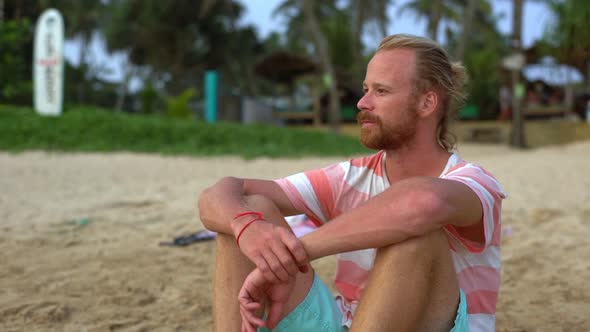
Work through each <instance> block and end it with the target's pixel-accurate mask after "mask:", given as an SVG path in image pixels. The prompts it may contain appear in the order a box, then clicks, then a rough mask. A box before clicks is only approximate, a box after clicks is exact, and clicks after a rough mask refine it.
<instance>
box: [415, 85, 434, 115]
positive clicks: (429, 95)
mask: <svg viewBox="0 0 590 332" xmlns="http://www.w3.org/2000/svg"><path fill="white" fill-rule="evenodd" d="M437 107H438V94H437V93H436V92H434V91H432V90H430V91H426V93H424V94H423V95H422V96H421V97H420V100H419V102H418V115H419V116H420V117H423V118H425V117H428V116H430V115H431V114H433V113H434V112H435V111H436V109H437Z"/></svg>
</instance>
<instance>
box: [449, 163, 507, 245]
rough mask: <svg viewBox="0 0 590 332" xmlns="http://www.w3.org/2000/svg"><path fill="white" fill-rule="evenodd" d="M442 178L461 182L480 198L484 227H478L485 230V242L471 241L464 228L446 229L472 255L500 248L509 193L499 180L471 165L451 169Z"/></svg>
mask: <svg viewBox="0 0 590 332" xmlns="http://www.w3.org/2000/svg"><path fill="white" fill-rule="evenodd" d="M442 178H443V179H447V180H453V181H459V182H461V183H463V184H465V185H467V186H468V187H469V188H471V190H473V192H474V193H475V194H476V195H477V197H478V198H479V201H480V202H481V206H482V210H483V216H482V220H481V224H479V225H478V226H480V229H483V232H484V239H485V243H480V242H476V241H473V240H470V239H469V238H468V237H466V236H465V233H464V232H465V231H466V229H465V228H462V227H456V226H453V225H447V226H446V227H445V229H446V230H447V231H448V232H450V233H451V234H452V235H453V236H454V237H455V238H456V239H457V240H458V241H459V242H460V243H461V244H462V245H463V246H464V247H465V248H467V249H468V250H469V251H470V252H473V253H479V252H481V251H483V250H484V249H485V247H488V246H492V245H495V246H499V245H500V238H501V226H500V225H501V223H500V219H501V207H502V200H503V199H504V198H506V194H505V193H504V191H503V190H502V188H501V187H500V183H499V182H498V180H496V178H494V177H493V176H492V175H491V174H490V173H488V172H487V171H486V170H484V169H483V168H481V167H479V166H477V165H474V164H470V163H466V164H463V165H461V166H460V167H456V168H455V169H452V170H451V171H450V172H448V173H447V174H445V175H444V176H443V177H442Z"/></svg>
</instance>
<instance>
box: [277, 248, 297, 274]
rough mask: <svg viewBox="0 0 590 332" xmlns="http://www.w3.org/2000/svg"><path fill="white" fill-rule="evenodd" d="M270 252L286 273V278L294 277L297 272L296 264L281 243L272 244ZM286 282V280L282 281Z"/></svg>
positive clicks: (287, 249)
mask: <svg viewBox="0 0 590 332" xmlns="http://www.w3.org/2000/svg"><path fill="white" fill-rule="evenodd" d="M272 250H273V252H274V253H275V255H276V256H277V258H278V260H279V262H280V264H281V266H282V267H283V269H284V270H285V272H286V273H287V277H289V276H295V275H296V274H297V272H298V268H297V262H296V261H295V258H294V257H293V255H291V253H290V252H289V248H287V246H286V245H285V244H284V243H283V242H273V244H272ZM283 281H286V280H283Z"/></svg>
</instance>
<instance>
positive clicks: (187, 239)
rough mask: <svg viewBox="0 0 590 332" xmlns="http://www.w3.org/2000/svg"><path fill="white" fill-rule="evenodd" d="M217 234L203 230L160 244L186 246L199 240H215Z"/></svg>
mask: <svg viewBox="0 0 590 332" xmlns="http://www.w3.org/2000/svg"><path fill="white" fill-rule="evenodd" d="M216 235H217V233H215V232H212V231H208V230H202V231H198V232H196V233H192V234H189V235H184V236H179V237H175V238H174V240H172V242H160V245H161V246H175V247H184V246H188V245H189V244H193V243H197V242H202V241H209V240H213V239H214V238H215V236H216Z"/></svg>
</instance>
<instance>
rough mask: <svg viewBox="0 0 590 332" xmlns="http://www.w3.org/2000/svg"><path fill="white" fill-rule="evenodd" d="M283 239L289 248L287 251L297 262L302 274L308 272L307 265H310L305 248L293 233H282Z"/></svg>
mask: <svg viewBox="0 0 590 332" xmlns="http://www.w3.org/2000/svg"><path fill="white" fill-rule="evenodd" d="M281 239H282V240H283V243H284V244H285V245H286V246H287V249H289V251H290V252H291V255H293V257H294V258H295V260H296V261H297V266H299V270H300V271H301V272H307V264H309V257H308V256H307V252H306V251H305V248H304V247H303V244H302V243H301V241H300V240H299V239H298V238H297V237H296V236H295V235H294V234H293V233H291V232H289V231H286V232H284V233H281ZM302 267H305V271H303V270H302Z"/></svg>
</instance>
